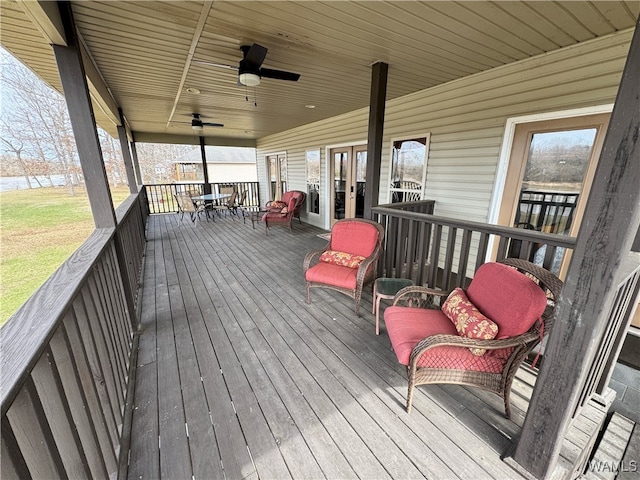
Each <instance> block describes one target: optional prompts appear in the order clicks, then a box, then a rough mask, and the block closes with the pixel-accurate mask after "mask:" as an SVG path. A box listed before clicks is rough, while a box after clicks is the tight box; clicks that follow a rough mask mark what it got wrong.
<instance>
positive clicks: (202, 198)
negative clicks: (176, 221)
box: [191, 193, 231, 202]
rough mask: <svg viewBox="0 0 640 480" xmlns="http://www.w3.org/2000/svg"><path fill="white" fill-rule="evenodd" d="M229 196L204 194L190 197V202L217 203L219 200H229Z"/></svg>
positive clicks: (224, 194)
mask: <svg viewBox="0 0 640 480" xmlns="http://www.w3.org/2000/svg"><path fill="white" fill-rule="evenodd" d="M230 196H231V194H230V193H205V194H204V195H198V196H196V197H191V200H193V201H194V202H208V201H214V202H217V201H219V200H223V199H225V198H229V197H230Z"/></svg>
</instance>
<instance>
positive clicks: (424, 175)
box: [387, 132, 431, 203]
mask: <svg viewBox="0 0 640 480" xmlns="http://www.w3.org/2000/svg"><path fill="white" fill-rule="evenodd" d="M414 138H426V142H425V145H424V148H425V152H424V153H425V158H424V165H423V167H422V187H421V192H420V200H424V198H425V190H426V185H427V166H428V165H429V147H430V145H431V133H430V132H427V133H424V132H423V133H417V134H415V135H412V134H408V135H402V136H399V137H393V138H391V140H390V143H389V173H388V175H387V203H391V198H392V193H393V192H398V191H403V190H393V191H392V190H391V177H392V175H393V144H394V143H395V142H400V141H404V140H411V139H414Z"/></svg>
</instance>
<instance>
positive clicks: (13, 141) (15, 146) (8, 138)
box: [0, 120, 38, 188]
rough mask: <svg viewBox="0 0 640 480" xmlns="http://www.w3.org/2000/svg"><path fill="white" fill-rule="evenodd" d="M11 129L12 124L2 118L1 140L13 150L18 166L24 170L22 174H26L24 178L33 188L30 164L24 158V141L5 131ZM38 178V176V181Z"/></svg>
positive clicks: (10, 150) (6, 146) (28, 186)
mask: <svg viewBox="0 0 640 480" xmlns="http://www.w3.org/2000/svg"><path fill="white" fill-rule="evenodd" d="M9 130H10V126H9V125H7V123H6V122H5V121H4V120H2V135H0V140H1V141H2V144H3V145H4V150H5V151H8V152H11V153H13V154H14V155H15V159H16V164H17V166H18V168H20V170H21V171H22V175H23V176H24V179H25V180H26V183H27V188H33V187H32V186H31V180H30V178H29V176H30V173H29V166H28V164H27V162H26V161H25V160H24V159H23V158H22V152H23V151H24V142H23V141H22V140H20V139H18V138H16V137H15V136H14V135H12V134H7V133H5V132H8V131H9ZM37 180H38V179H37V178H36V181H37Z"/></svg>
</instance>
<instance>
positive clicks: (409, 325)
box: [384, 306, 458, 365]
mask: <svg viewBox="0 0 640 480" xmlns="http://www.w3.org/2000/svg"><path fill="white" fill-rule="evenodd" d="M384 324H385V326H386V327H387V334H388V335H389V340H391V346H392V347H393V351H394V352H395V353H396V357H398V361H399V362H400V363H401V364H403V365H409V359H410V357H411V350H413V347H415V346H416V345H417V344H418V342H419V341H420V340H422V339H423V338H425V337H428V336H430V335H439V334H443V333H446V334H449V335H458V332H456V327H454V326H453V323H451V320H449V319H448V318H447V316H446V315H445V314H444V313H442V311H440V310H428V309H426V308H411V307H399V306H391V307H387V308H386V310H385V311H384Z"/></svg>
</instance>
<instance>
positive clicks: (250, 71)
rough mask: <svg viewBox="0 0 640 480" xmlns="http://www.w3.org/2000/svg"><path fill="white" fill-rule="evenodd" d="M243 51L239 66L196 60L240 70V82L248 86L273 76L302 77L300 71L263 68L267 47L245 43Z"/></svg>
mask: <svg viewBox="0 0 640 480" xmlns="http://www.w3.org/2000/svg"><path fill="white" fill-rule="evenodd" d="M240 50H241V51H242V60H240V64H239V65H238V66H234V65H226V64H222V63H215V62H208V61H205V60H196V61H197V63H201V64H203V65H212V66H214V67H222V68H230V69H233V70H238V82H239V83H240V84H241V85H246V86H247V87H254V86H256V85H260V80H261V79H262V78H273V79H276V80H289V81H292V82H297V81H298V79H299V78H300V74H299V73H293V72H285V71H284V70H273V69H271V68H262V62H264V59H265V57H266V56H267V50H268V49H267V47H263V46H262V45H258V44H257V43H254V44H253V45H251V46H249V45H243V46H241V47H240Z"/></svg>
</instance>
